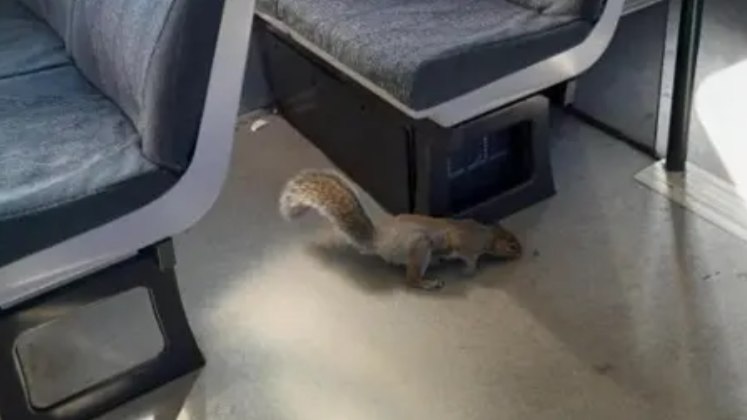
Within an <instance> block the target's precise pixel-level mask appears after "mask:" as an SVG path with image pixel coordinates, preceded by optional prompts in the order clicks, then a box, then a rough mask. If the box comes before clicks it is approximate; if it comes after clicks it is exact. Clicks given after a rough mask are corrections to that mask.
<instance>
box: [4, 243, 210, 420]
mask: <svg viewBox="0 0 747 420" xmlns="http://www.w3.org/2000/svg"><path fill="white" fill-rule="evenodd" d="M174 265H175V258H174V256H173V249H172V245H171V242H170V241H167V242H164V243H162V244H159V245H156V246H153V247H150V248H147V249H145V250H143V251H142V252H140V253H139V254H137V255H136V256H134V257H132V258H130V259H128V260H125V261H123V262H120V263H118V264H116V265H113V266H111V267H108V268H106V269H104V270H101V271H99V272H96V273H93V274H90V275H88V276H86V277H85V278H83V279H80V280H78V281H75V282H73V283H72V284H71V285H69V286H67V287H62V288H60V289H57V290H55V291H52V292H50V293H47V294H45V295H42V296H39V297H37V298H35V299H33V300H30V301H27V302H25V303H22V304H20V305H18V306H15V307H12V308H10V309H7V310H0V384H2V386H1V387H2V391H1V392H0V418H1V419H2V420H91V419H94V418H97V417H99V416H101V415H103V414H106V413H108V412H109V411H111V410H114V409H115V408H117V407H119V406H121V405H122V404H125V403H129V402H131V401H133V400H135V399H136V398H138V397H141V396H143V395H146V394H148V393H150V392H152V391H155V390H156V389H158V388H160V387H161V386H163V385H166V384H167V383H170V382H172V381H174V380H177V379H179V378H181V377H183V376H185V375H187V374H190V373H192V372H195V371H196V370H198V369H200V368H202V367H203V366H204V365H205V359H204V357H203V355H202V353H201V351H200V349H199V347H198V345H197V342H196V340H195V338H194V335H193V334H192V331H191V329H190V327H189V324H188V321H187V317H186V314H185V312H184V307H183V305H182V301H181V297H180V294H179V289H178V285H177V281H176V275H175V272H174ZM136 288H145V289H147V290H148V292H149V295H150V300H151V304H152V306H153V311H154V313H155V315H156V319H157V321H158V324H159V327H160V330H161V334H162V336H163V341H164V347H163V350H162V351H161V353H159V354H158V355H157V356H156V357H154V358H153V359H151V360H148V361H145V362H144V363H142V364H140V365H138V366H136V367H134V368H132V369H130V370H128V371H125V372H122V373H120V374H118V375H116V376H114V377H111V378H109V379H106V380H104V381H102V382H100V383H98V384H96V385H94V386H91V387H89V388H87V389H85V390H83V391H81V392H79V393H77V394H74V395H72V396H70V397H67V398H66V399H64V400H62V401H59V402H57V403H55V404H54V405H52V406H50V407H48V408H44V409H42V408H39V407H35V406H34V405H33V404H32V402H31V399H30V397H29V392H28V390H27V387H26V381H25V378H24V375H23V373H22V371H21V369H20V364H19V361H18V356H17V354H16V342H17V341H18V339H19V338H20V337H21V336H22V335H23V334H24V333H26V332H29V331H30V330H32V329H35V328H38V327H41V326H43V325H46V324H49V323H52V322H54V321H56V320H58V319H60V318H62V317H65V316H66V315H69V314H71V313H73V312H75V311H76V310H80V309H82V308H83V307H85V306H88V305H91V304H93V303H96V302H99V301H102V300H104V299H108V298H114V297H116V296H118V295H121V294H123V293H125V292H128V291H131V290H133V289H136Z"/></svg>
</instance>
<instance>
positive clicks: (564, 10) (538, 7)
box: [508, 0, 597, 15]
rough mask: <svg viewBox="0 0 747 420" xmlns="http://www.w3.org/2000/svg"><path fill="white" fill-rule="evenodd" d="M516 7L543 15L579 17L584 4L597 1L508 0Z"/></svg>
mask: <svg viewBox="0 0 747 420" xmlns="http://www.w3.org/2000/svg"><path fill="white" fill-rule="evenodd" d="M508 1H510V2H511V3H514V4H516V5H518V6H522V7H526V8H527V9H533V10H535V11H536V12H537V13H543V14H575V15H580V14H581V11H582V9H583V5H584V2H589V1H595V2H596V1H597V0H508Z"/></svg>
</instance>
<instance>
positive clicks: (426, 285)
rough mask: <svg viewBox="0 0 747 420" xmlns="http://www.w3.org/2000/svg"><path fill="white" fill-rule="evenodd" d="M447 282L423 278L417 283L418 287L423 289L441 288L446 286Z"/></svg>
mask: <svg viewBox="0 0 747 420" xmlns="http://www.w3.org/2000/svg"><path fill="white" fill-rule="evenodd" d="M445 285H446V283H444V281H443V280H437V279H436V280H426V279H421V280H420V281H419V282H417V283H416V287H417V288H419V289H423V290H429V291H431V290H441V289H443V288H444V286H445Z"/></svg>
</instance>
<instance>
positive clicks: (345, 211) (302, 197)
mask: <svg viewBox="0 0 747 420" xmlns="http://www.w3.org/2000/svg"><path fill="white" fill-rule="evenodd" d="M309 209H314V210H316V211H317V212H318V213H319V214H320V215H321V216H323V217H325V218H326V219H327V220H329V222H330V223H332V225H334V226H335V228H337V229H338V230H340V231H341V232H342V233H343V234H344V235H345V236H346V237H347V238H348V239H349V240H350V241H351V242H352V243H353V244H354V245H356V246H358V247H359V248H361V249H364V250H368V249H371V247H372V245H373V241H374V237H375V235H376V227H375V226H374V224H373V222H372V221H371V218H370V217H369V216H368V214H366V211H365V210H364V209H363V206H362V205H361V203H360V200H359V199H358V196H357V195H356V193H355V191H354V190H353V188H352V187H351V186H350V185H349V184H348V183H347V182H346V181H345V180H344V179H343V178H342V177H341V176H340V175H339V174H337V173H335V172H333V171H328V170H305V171H302V172H301V173H299V174H298V175H296V176H295V177H293V178H291V179H290V180H289V181H288V182H287V183H286V185H285V188H284V189H283V192H282V193H281V195H280V214H281V215H282V216H283V217H285V218H286V219H287V220H291V219H295V218H298V217H300V216H301V215H303V214H304V213H306V211H308V210H309Z"/></svg>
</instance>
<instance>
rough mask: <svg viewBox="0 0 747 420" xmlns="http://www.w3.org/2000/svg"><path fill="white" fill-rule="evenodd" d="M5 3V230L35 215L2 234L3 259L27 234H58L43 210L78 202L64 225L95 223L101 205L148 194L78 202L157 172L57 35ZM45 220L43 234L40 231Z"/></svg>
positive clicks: (0, 124) (0, 203)
mask: <svg viewBox="0 0 747 420" xmlns="http://www.w3.org/2000/svg"><path fill="white" fill-rule="evenodd" d="M0 4H2V12H7V11H10V12H12V13H0V55H2V57H3V59H2V60H1V61H0V63H2V64H0V69H1V71H2V77H0V233H5V232H7V231H8V229H9V227H8V226H9V225H16V226H18V224H17V222H18V221H19V220H26V219H28V218H29V217H37V218H36V219H35V220H36V221H37V222H38V223H35V224H34V225H30V226H27V229H25V230H22V231H19V232H18V235H15V236H2V237H3V238H7V237H13V238H14V241H12V242H9V241H0V262H2V260H3V255H7V254H9V253H13V252H15V251H14V250H13V249H11V248H19V247H20V248H22V247H23V245H22V244H19V243H23V242H24V241H27V240H28V238H29V237H39V238H49V237H54V236H55V235H57V234H56V233H55V232H50V226H55V224H53V223H50V219H48V218H43V217H42V218H39V217H38V216H45V215H47V214H48V213H47V212H53V213H54V211H55V210H56V209H59V208H68V209H70V208H72V207H71V206H72V205H73V204H76V207H75V211H69V212H68V213H67V215H66V218H65V219H63V220H58V224H60V225H62V224H69V225H71V226H78V225H79V226H80V227H81V228H91V227H93V225H92V224H94V225H95V223H97V222H98V223H100V222H101V221H102V220H104V219H106V217H104V218H103V219H102V213H101V212H102V211H103V212H104V213H106V214H107V217H112V214H113V213H116V212H126V211H127V210H128V209H130V210H131V207H132V203H133V202H134V201H140V202H142V200H143V198H142V197H140V196H138V194H134V195H133V193H132V192H130V193H129V195H127V194H126V195H123V196H110V201H111V203H118V205H117V206H115V207H116V209H115V208H109V209H104V207H106V206H102V205H101V203H99V205H98V206H88V207H87V206H85V205H81V206H77V204H85V202H86V201H87V199H89V198H90V197H94V196H97V195H100V194H109V193H110V191H113V190H119V191H123V190H124V189H123V185H125V184H127V183H128V182H130V181H133V180H142V179H144V178H147V177H149V176H151V175H155V174H157V173H159V172H160V171H159V170H158V168H157V167H156V166H155V165H154V164H152V163H151V162H149V161H148V160H147V159H146V158H145V157H144V156H143V153H142V150H141V148H140V137H139V136H138V134H137V132H136V131H135V129H134V127H133V125H132V123H131V122H130V120H129V119H128V118H127V117H126V116H125V115H124V114H123V113H122V111H121V110H120V109H119V108H118V107H117V106H116V105H115V104H114V103H113V102H111V101H110V100H109V99H108V98H106V97H105V96H104V95H103V94H101V93H100V91H98V90H97V89H96V88H94V87H93V86H92V85H90V84H89V83H88V81H87V80H86V79H85V78H84V77H83V76H82V75H81V74H80V72H79V71H78V70H77V69H76V68H75V66H73V65H72V63H71V62H70V60H69V59H68V58H67V56H66V55H64V54H59V46H60V44H61V41H60V40H59V39H58V38H57V37H56V34H55V33H54V32H52V30H51V29H50V28H49V27H48V26H46V25H44V24H43V23H41V22H39V21H36V19H35V18H34V17H33V16H32V15H31V14H29V13H25V12H24V11H23V10H22V9H16V8H13V7H9V6H8V3H5V2H2V3H0ZM14 33H15V34H16V35H15V36H14V35H13V34H14ZM26 38H28V39H30V40H33V41H34V42H33V48H29V44H28V41H27V39H26ZM45 57H47V58H49V57H54V59H45ZM146 189H147V188H146ZM161 191H162V189H161ZM151 198H152V197H151ZM109 206H111V204H110V205H109ZM114 210H116V211H114ZM122 214H123V213H122ZM76 219H77V220H76ZM41 226H46V231H45V232H42V233H43V234H40V233H39V232H36V231H35V230H34V229H38V227H41ZM65 229H69V226H64V227H63V228H62V229H61V230H63V231H64V230H65ZM59 239H60V240H61V239H64V237H60V238H59Z"/></svg>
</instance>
